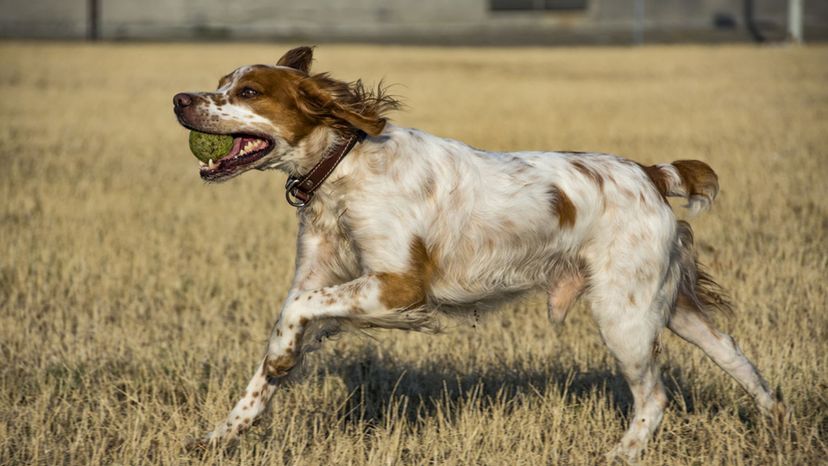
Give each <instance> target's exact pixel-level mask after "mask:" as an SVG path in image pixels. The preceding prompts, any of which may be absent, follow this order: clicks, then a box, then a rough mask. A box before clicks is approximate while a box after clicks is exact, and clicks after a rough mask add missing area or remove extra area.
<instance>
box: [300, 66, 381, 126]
mask: <svg viewBox="0 0 828 466" xmlns="http://www.w3.org/2000/svg"><path fill="white" fill-rule="evenodd" d="M299 91H300V93H301V95H302V97H303V99H302V104H301V106H302V107H304V109H305V111H306V112H308V113H309V114H311V115H313V116H316V117H318V118H321V119H323V120H325V119H327V120H329V121H331V123H332V124H331V126H343V125H341V123H339V122H345V123H347V125H350V126H352V127H354V128H358V129H361V130H362V131H365V132H366V133H368V134H369V135H371V136H377V135H379V134H380V133H382V130H383V128H385V123H386V120H385V118H383V117H381V116H380V114H379V113H380V110H381V107H379V105H378V104H380V103H382V102H383V100H382V99H381V98H379V99H378V98H377V97H376V96H374V95H372V94H370V93H367V92H366V91H365V89H364V88H363V87H362V83H361V82H359V81H357V82H356V83H352V84H350V85H349V84H347V83H344V82H342V81H337V80H335V79H331V78H329V77H328V76H327V75H325V74H321V75H314V76H311V77H309V78H306V79H303V80H302V81H301V82H300V84H299ZM390 101H391V99H389V102H390ZM394 105H395V104H394ZM336 120H339V122H337V121H336Z"/></svg>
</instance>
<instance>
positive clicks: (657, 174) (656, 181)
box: [637, 163, 669, 202]
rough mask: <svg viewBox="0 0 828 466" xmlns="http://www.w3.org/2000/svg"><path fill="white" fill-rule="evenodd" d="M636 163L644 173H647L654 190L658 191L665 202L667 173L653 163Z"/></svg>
mask: <svg viewBox="0 0 828 466" xmlns="http://www.w3.org/2000/svg"><path fill="white" fill-rule="evenodd" d="M637 165H638V166H639V167H641V169H642V170H644V173H646V174H647V177H648V178H650V181H652V183H653V186H655V188H656V191H658V193H659V194H660V195H661V198H662V199H664V202H667V186H668V181H667V176H669V175H667V174H666V173H664V172H663V171H661V170H660V169H659V168H658V167H656V166H655V165H650V166H649V167H648V166H644V165H641V164H640V163H638V164H637Z"/></svg>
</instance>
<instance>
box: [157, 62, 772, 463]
mask: <svg viewBox="0 0 828 466" xmlns="http://www.w3.org/2000/svg"><path fill="white" fill-rule="evenodd" d="M312 56H313V50H312V49H311V48H309V47H299V48H295V49H293V50H290V51H289V52H287V53H286V54H285V55H284V56H283V57H282V58H281V59H279V61H278V62H277V64H276V65H252V66H244V67H241V68H239V69H237V70H235V71H233V72H232V73H230V74H228V75H227V76H224V77H223V78H221V80H220V81H219V84H218V89H217V90H216V91H214V92H199V93H180V94H177V95H176V96H175V97H174V98H173V101H174V109H175V114H176V116H177V118H178V121H179V122H180V124H181V125H183V126H185V127H186V128H189V129H191V130H197V131H201V132H206V133H214V134H229V135H232V136H233V137H234V138H235V140H234V145H233V148H232V149H231V150H230V152H229V153H228V154H226V155H225V156H223V157H221V158H219V159H217V160H211V161H209V163H207V164H202V166H201V169H200V175H201V178H203V179H204V180H207V181H222V180H227V179H230V178H232V177H235V176H238V175H240V174H241V173H244V172H245V171H248V170H251V169H254V168H255V169H258V170H269V169H278V170H281V171H283V172H285V173H286V174H287V175H288V181H287V185H286V191H285V195H286V198H287V201H288V202H289V203H291V204H292V205H294V206H296V207H297V209H298V214H299V215H298V217H299V238H298V243H297V249H298V251H297V258H296V271H295V275H294V278H293V283H292V285H291V288H290V291H289V293H288V297H287V299H286V300H285V302H284V304H283V305H282V308H281V312H280V314H279V318H278V320H277V321H276V324H275V326H274V327H273V330H272V332H271V335H270V339H269V342H268V344H267V350H266V352H265V356H264V358H263V359H262V361H261V363H260V364H259V366H258V367H257V369H256V371H255V374H254V375H253V377H252V379H251V380H250V383H249V384H248V386H247V389H246V391H245V392H244V394H243V395H242V397H241V399H240V400H239V402H238V403H237V404H236V405H235V407H234V408H233V409H232V410H231V411H230V414H229V415H228V416H227V418H226V419H225V420H224V421H222V422H221V423H220V424H218V426H216V428H215V429H214V430H213V431H212V432H211V433H210V434H208V435H207V437H206V438H205V439H204V442H205V443H217V442H219V441H225V440H228V439H232V438H234V437H237V436H238V435H239V434H241V433H242V432H243V431H245V430H246V429H248V428H249V427H250V425H251V422H252V421H253V420H254V419H255V418H256V417H257V416H258V415H259V414H260V413H261V412H262V411H263V410H264V408H265V406H266V404H267V403H268V401H269V400H270V398H271V397H272V395H273V393H274V391H275V390H276V387H277V386H278V385H279V384H280V382H281V381H284V380H285V378H286V376H288V375H289V374H290V373H291V371H292V370H293V369H294V368H295V366H296V365H297V364H298V363H299V362H300V359H301V358H302V354H303V350H305V349H306V348H307V346H308V345H309V344H312V343H316V342H317V341H320V340H321V339H322V338H323V337H324V336H327V335H329V334H331V333H334V332H337V331H339V330H341V329H343V328H346V327H350V328H353V327H357V328H392V329H404V330H419V331H429V330H434V329H435V327H436V322H437V317H438V316H439V315H441V314H447V313H448V314H456V313H458V312H477V311H478V310H486V309H491V308H495V307H497V306H498V305H499V304H501V303H503V302H505V301H508V300H511V299H514V298H516V297H518V296H520V295H523V294H524V293H527V292H530V291H533V290H544V291H545V292H546V293H547V294H548V297H549V305H548V310H549V316H550V318H551V319H552V320H553V321H558V322H560V321H563V320H564V318H565V317H566V314H567V311H568V309H569V308H570V307H571V305H572V304H573V303H574V302H575V301H576V300H577V299H578V298H579V297H580V296H582V295H583V297H584V298H585V299H587V300H588V301H589V304H590V305H591V309H592V314H593V316H594V318H595V321H596V323H597V324H598V326H599V328H600V332H601V336H602V337H603V340H604V341H605V343H606V345H607V346H608V347H609V350H610V351H611V352H612V354H613V355H614V356H615V358H617V360H618V363H619V365H620V368H621V371H622V373H623V375H624V377H625V378H626V380H627V382H628V383H629V386H630V390H631V392H632V394H633V397H634V400H635V405H634V409H633V411H634V412H633V416H632V417H631V418H630V425H629V427H628V429H627V431H626V433H625V434H624V435H623V437H622V438H621V441H620V442H619V443H618V445H617V446H616V447H615V448H614V449H613V450H612V451H611V452H610V453H609V455H610V456H620V457H623V458H627V459H631V460H634V459H635V458H636V457H638V456H639V454H640V453H641V452H642V451H643V449H644V448H645V447H646V444H647V441H648V440H649V439H650V437H651V436H652V434H653V431H654V430H655V429H656V427H657V426H658V425H659V422H660V421H661V418H662V414H663V410H664V407H665V404H666V401H667V397H666V395H665V390H664V386H663V385H662V382H661V379H660V374H659V367H658V364H657V361H656V358H655V354H656V353H657V349H658V341H659V334H660V333H661V331H662V330H663V329H664V328H665V327H667V328H669V329H670V330H672V331H673V332H674V333H676V334H677V335H679V336H680V337H681V338H683V339H685V340H687V341H689V342H690V343H692V344H694V345H696V346H698V347H699V348H701V349H702V350H703V351H704V352H705V353H707V355H708V356H709V357H710V358H711V359H712V360H713V361H714V362H715V363H716V364H718V365H719V366H720V367H721V368H722V369H723V370H724V371H725V372H727V373H728V374H730V375H731V376H732V377H733V378H734V379H736V380H737V381H738V382H739V383H740V384H741V385H742V387H744V389H745V390H746V391H747V392H748V393H749V394H750V395H751V396H752V397H753V398H754V399H755V400H756V403H757V405H758V406H759V408H760V410H762V411H763V412H765V413H767V414H773V415H779V414H780V413H784V412H785V407H784V405H783V404H782V402H781V400H780V399H778V397H777V396H775V395H774V393H773V392H772V391H771V390H770V389H769V388H768V384H767V382H765V380H764V379H763V378H762V376H761V375H760V374H759V372H758V371H757V370H756V368H755V367H754V366H753V364H751V362H750V361H749V360H748V359H747V358H746V357H745V356H744V355H743V354H742V352H741V351H740V350H739V347H738V346H737V345H736V343H735V342H734V340H733V338H731V337H730V336H729V335H727V334H725V333H723V332H721V331H719V330H717V329H716V328H715V327H714V325H713V324H712V321H711V319H710V314H711V313H713V312H716V311H729V309H730V305H729V303H728V301H727V299H726V298H725V297H724V294H723V292H722V290H721V288H720V287H719V286H718V285H717V284H716V283H715V282H714V281H713V280H712V279H711V277H710V276H709V275H708V274H706V273H705V272H704V271H703V269H702V268H701V266H700V265H699V264H698V262H697V260H696V255H695V253H694V249H693V233H692V230H691V228H690V225H689V224H688V223H686V222H684V221H679V220H677V219H676V216H675V215H674V213H673V211H672V209H671V207H670V205H669V204H668V203H667V197H668V196H677V197H682V198H686V199H687V201H688V205H687V207H688V208H689V209H690V210H691V211H693V212H699V211H703V210H706V209H707V208H708V207H709V206H710V205H711V203H712V202H713V200H714V199H715V197H716V194H717V193H718V190H719V183H718V177H717V176H716V174H715V172H714V171H713V170H712V169H711V168H710V167H709V166H708V165H707V164H705V163H704V162H700V161H696V160H681V161H675V162H672V163H664V164H659V165H654V166H644V165H641V164H638V163H636V162H633V161H630V160H627V159H624V158H620V157H617V156H613V155H608V154H600V153H575V152H513V153H496V152H489V151H485V150H480V149H476V148H473V147H470V146H468V145H466V144H463V143H462V142H459V141H455V140H451V139H446V138H442V137H438V136H434V135H431V134H428V133H426V132H423V131H419V130H416V129H409V128H401V127H397V126H394V125H392V124H390V123H388V121H387V120H386V115H387V113H388V112H389V111H391V110H394V109H396V108H397V107H398V106H399V104H398V102H397V101H396V100H395V99H394V98H392V97H390V96H389V95H387V94H386V93H385V92H384V91H383V89H382V88H381V87H380V88H378V89H376V90H371V89H367V88H366V87H364V86H363V85H362V83H361V82H360V81H357V82H353V83H346V82H343V81H340V80H337V79H334V78H332V77H330V76H329V75H328V74H324V73H323V74H315V73H311V71H310V65H311V61H312Z"/></svg>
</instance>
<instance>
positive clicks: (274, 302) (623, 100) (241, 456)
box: [0, 43, 828, 465]
mask: <svg viewBox="0 0 828 466" xmlns="http://www.w3.org/2000/svg"><path fill="white" fill-rule="evenodd" d="M286 48H287V47H286V46H282V45H273V46H268V45H261V44H260V45H242V44H235V45H98V46H92V45H86V44H48V43H0V56H2V57H3V60H2V61H3V66H2V67H0V117H2V122H3V123H2V125H0V147H2V148H1V149H0V197H1V198H2V203H0V216H2V224H0V356H2V364H1V365H0V463H2V464H44V465H59V464H78V465H81V464H102V463H103V464H201V463H202V462H203V461H206V462H208V463H220V464H283V463H284V464H329V463H333V464H441V465H443V464H448V465H451V464H595V463H601V462H602V458H603V457H602V455H603V453H604V452H605V451H607V450H608V449H609V448H611V446H612V445H613V443H614V442H615V441H617V440H618V439H619V438H620V436H621V433H622V429H623V427H624V423H625V416H626V415H627V413H628V412H629V408H630V394H629V392H628V391H627V388H626V386H625V384H624V383H623V381H622V379H621V378H620V376H619V375H618V374H617V372H616V368H615V365H614V362H613V361H612V359H611V358H610V357H609V356H608V354H607V352H606V350H605V348H604V346H603V344H602V343H601V340H600V337H599V336H598V334H597V331H596V328H595V326H594V325H593V322H592V321H591V319H590V317H589V312H588V310H587V309H585V308H584V307H583V306H582V305H579V306H578V307H576V308H575V309H574V310H573V314H572V316H571V317H570V318H569V320H568V321H567V323H566V324H565V325H564V326H562V327H561V328H558V329H556V328H554V327H553V326H551V325H550V324H549V323H548V322H547V319H546V316H545V310H544V309H545V306H544V302H543V301H542V299H541V297H540V296H537V297H533V298H531V299H528V300H525V301H523V302H521V303H518V304H515V305H513V306H510V307H507V308H505V309H503V311H502V312H500V313H498V314H495V315H493V316H492V317H491V318H489V319H486V320H485V321H482V322H480V323H479V324H478V325H476V326H472V325H470V324H469V323H464V322H459V323H457V324H456V326H454V327H453V328H450V329H449V331H448V332H447V333H445V334H443V335H438V336H427V335H420V334H406V333H402V332H378V333H375V334H374V336H375V337H376V338H370V337H367V336H364V335H359V334H349V335H345V336H343V337H341V338H339V339H338V340H336V341H333V342H330V343H329V344H327V345H326V346H325V348H324V349H323V350H321V351H319V352H318V353H315V354H314V355H313V356H312V357H310V358H309V359H310V361H309V363H308V366H307V368H306V373H307V376H306V377H305V378H304V380H303V381H301V382H298V383H297V384H296V385H295V386H293V387H289V388H286V389H285V390H282V391H280V392H279V393H278V394H277V395H276V397H275V399H274V403H273V404H272V410H271V412H270V413H269V414H268V415H267V416H265V417H264V419H263V421H262V422H261V423H260V424H259V425H258V426H257V427H255V428H254V429H252V430H251V432H250V433H249V434H248V435H247V436H246V437H245V438H244V439H243V441H242V442H241V444H240V445H238V447H237V448H235V449H233V450H231V451H229V452H219V451H213V452H208V453H207V454H206V455H205V457H204V458H200V457H194V456H189V455H187V454H186V453H184V452H183V451H182V449H181V446H182V444H183V443H184V441H185V440H186V439H187V438H188V437H189V436H194V435H198V434H201V433H203V432H204V431H205V429H207V428H208V427H210V426H211V425H212V424H213V423H214V422H216V421H218V420H220V418H221V417H222V416H223V415H224V414H225V413H226V410H228V409H229V408H230V406H231V403H232V402H233V401H234V397H236V396H237V395H238V394H239V393H240V392H241V391H242V390H243V386H244V384H245V383H246V380H247V378H248V376H249V375H251V371H252V370H253V368H254V365H255V363H256V362H257V360H258V359H259V357H260V356H261V355H262V352H263V350H264V340H265V338H266V336H267V334H268V331H269V328H270V325H271V324H272V323H273V322H274V320H275V318H276V310H277V309H278V305H279V302H280V300H281V299H283V298H284V297H285V294H286V286H287V285H288V282H289V278H290V274H291V268H292V262H293V253H294V244H295V243H294V235H295V233H296V221H295V216H294V214H293V212H292V210H291V209H290V208H289V207H288V206H287V204H286V203H285V202H284V201H283V198H282V196H283V192H282V183H283V181H284V180H283V176H282V175H279V174H276V173H258V172H257V173H251V174H247V175H245V176H243V177H242V178H239V179H236V180H233V181H232V182H230V183H227V184H223V185H218V186H213V185H205V184H203V183H202V182H201V181H200V180H199V178H198V175H197V170H196V166H197V163H196V161H195V160H194V159H193V158H192V157H191V156H190V155H189V154H188V152H187V134H186V132H185V131H184V130H182V129H181V128H179V127H178V126H177V125H176V123H175V120H174V118H173V115H172V111H171V107H172V105H171V97H172V95H173V94H174V93H175V92H177V91H182V90H203V89H208V88H211V87H213V86H215V83H216V81H217V79H218V78H219V77H220V76H221V75H223V74H224V73H226V72H228V71H229V70H231V69H232V68H234V67H235V66H237V65H241V64H246V63H252V62H270V61H275V60H276V58H277V57H279V56H280V55H281V54H282V53H283V52H284V50H285V49H286ZM317 55H318V62H317V63H316V64H315V66H316V69H317V70H320V71H321V70H330V71H333V72H334V74H335V76H338V77H342V78H347V79H355V78H359V77H361V78H365V79H366V80H368V81H372V80H373V81H377V80H379V79H380V78H382V77H384V78H385V79H386V80H387V81H390V82H396V83H401V85H400V86H398V87H396V88H395V89H394V92H395V93H396V94H400V95H403V96H405V97H406V103H407V104H408V107H409V109H408V111H407V112H404V113H400V114H398V115H397V116H396V120H397V122H398V124H402V125H410V126H416V127H420V128H423V129H425V130H428V131H432V132H435V133H437V134H441V135H446V136H450V137H454V138H457V139H461V140H464V141H466V142H468V143H470V144H472V145H475V146H480V147H486V148H491V149H543V148H545V149H570V150H597V151H607V152H614V153H619V154H623V155H626V156H629V157H631V158H634V159H636V160H638V161H640V162H643V163H653V162H662V161H671V160H678V159H693V158H697V159H701V160H704V161H707V162H708V163H710V164H711V165H712V166H713V167H714V168H715V169H716V170H717V172H718V173H719V176H720V181H721V185H722V193H721V195H720V197H719V199H718V200H717V204H716V205H715V206H714V208H713V210H712V212H710V213H707V214H705V215H704V216H702V217H701V218H699V219H696V220H694V221H693V224H694V227H695V229H696V233H697V243H698V245H699V247H700V249H701V254H702V259H703V260H704V261H705V262H707V263H708V264H709V265H710V270H711V272H712V273H713V274H714V275H715V276H716V277H717V278H718V279H719V280H720V281H721V282H722V283H723V284H724V285H725V286H726V287H727V288H729V289H730V291H731V292H732V295H733V297H734V301H735V302H736V303H737V313H736V315H735V316H734V317H732V318H730V319H723V320H721V321H720V322H719V323H720V324H721V325H722V326H723V327H724V328H726V329H728V330H729V331H731V332H732V333H733V334H734V336H735V337H736V338H737V340H738V341H739V342H740V344H741V345H742V348H743V349H744V351H745V352H746V353H747V354H748V355H749V356H750V357H751V358H752V359H753V361H755V362H756V364H757V365H758V366H759V367H760V368H761V369H762V370H763V371H764V374H765V375H766V376H767V378H768V379H769V380H770V381H771V383H772V384H773V385H774V386H776V385H777V384H778V385H779V386H780V387H781V389H782V392H783V393H784V394H785V396H786V400H787V401H788V403H789V404H790V406H791V407H792V409H793V412H794V416H793V419H792V421H791V423H790V424H789V425H788V426H787V428H785V429H782V430H781V431H780V430H776V429H774V428H773V427H772V426H771V425H770V424H769V423H767V422H765V421H764V420H763V419H762V418H761V417H760V416H759V415H758V413H757V410H756V409H755V408H754V406H753V405H752V403H751V402H750V400H749V399H748V397H747V396H746V395H745V394H744V392H742V391H741V390H740V389H739V388H738V387H737V386H736V385H735V383H734V382H732V381H731V380H730V379H729V378H727V377H726V376H725V375H724V374H723V373H722V372H721V371H719V369H718V368H716V367H715V366H714V365H713V364H712V363H711V362H710V361H709V360H707V359H705V358H704V357H703V356H702V355H701V354H700V352H699V351H697V350H695V349H693V348H691V347H689V346H688V345H687V344H685V343H684V342H682V341H679V340H678V339H677V338H676V337H673V336H671V335H670V336H665V351H664V352H663V353H662V356H661V358H662V361H663V364H664V367H665V371H664V372H665V380H666V383H667V385H668V387H669V390H670V395H671V401H670V406H669V409H668V412H667V414H666V417H665V419H664V423H663V424H662V427H661V428H660V430H659V431H658V432H657V435H656V437H655V439H654V441H653V442H652V444H651V446H650V448H649V450H648V452H647V455H646V457H645V458H644V461H643V462H644V463H645V464H653V465H664V464H669V465H673V464H722V465H731V464H762V465H764V464H780V465H782V464H817V463H819V462H822V461H824V460H825V458H826V455H827V454H828V451H826V442H827V441H828V440H826V437H828V416H826V408H828V395H827V394H826V393H828V364H826V362H828V356H826V355H828V351H826V350H827V349H828V348H826V343H825V342H826V338H828V314H826V302H828V292H827V291H826V286H825V283H826V279H825V277H826V275H828V254H826V252H827V251H826V241H827V240H828V209H826V205H825V199H826V198H828V182H827V181H826V179H828V125H827V124H826V121H828V85H826V83H827V82H828V48H825V47H807V48H787V47H776V48H771V47H768V48H754V47H747V46H734V47H731V46H727V47H677V46H675V47H653V48H638V49H621V48H617V49H601V48H590V49H577V48H575V49H531V48H530V49H483V48H479V49H436V48H397V47H354V46H324V47H320V48H319V49H318V53H317Z"/></svg>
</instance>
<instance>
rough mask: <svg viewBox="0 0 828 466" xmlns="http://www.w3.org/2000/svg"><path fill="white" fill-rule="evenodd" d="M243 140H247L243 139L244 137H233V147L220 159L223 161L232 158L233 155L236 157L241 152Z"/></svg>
mask: <svg viewBox="0 0 828 466" xmlns="http://www.w3.org/2000/svg"><path fill="white" fill-rule="evenodd" d="M245 139H247V138H245V137H244V136H237V137H234V138H233V147H231V148H230V152H228V153H226V154H225V155H223V156H222V157H221V158H223V159H225V158H227V157H233V156H234V155H237V154H238V153H239V152H241V150H242V147H244V144H245Z"/></svg>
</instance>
